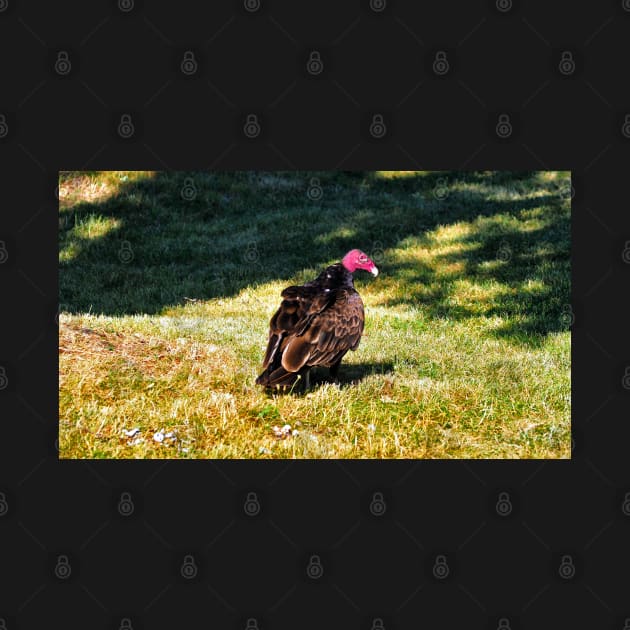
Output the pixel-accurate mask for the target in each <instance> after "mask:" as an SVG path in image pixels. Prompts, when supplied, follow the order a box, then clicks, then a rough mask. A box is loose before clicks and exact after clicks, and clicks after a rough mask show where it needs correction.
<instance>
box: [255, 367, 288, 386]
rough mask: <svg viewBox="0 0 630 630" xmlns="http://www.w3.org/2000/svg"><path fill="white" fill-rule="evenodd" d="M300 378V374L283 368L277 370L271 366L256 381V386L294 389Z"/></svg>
mask: <svg viewBox="0 0 630 630" xmlns="http://www.w3.org/2000/svg"><path fill="white" fill-rule="evenodd" d="M298 377H299V373H298V372H287V370H285V369H284V368H283V367H282V366H280V367H277V368H275V369H273V367H272V366H269V367H268V368H267V369H266V370H265V371H264V372H263V373H262V374H261V375H260V376H259V377H258V378H257V379H256V385H263V386H264V387H293V385H295V383H296V381H297V380H298Z"/></svg>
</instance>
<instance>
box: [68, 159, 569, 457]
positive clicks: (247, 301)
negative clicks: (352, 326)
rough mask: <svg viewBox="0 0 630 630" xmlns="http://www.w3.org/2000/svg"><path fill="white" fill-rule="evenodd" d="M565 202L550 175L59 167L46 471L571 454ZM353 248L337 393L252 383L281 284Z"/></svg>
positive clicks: (564, 191)
mask: <svg viewBox="0 0 630 630" xmlns="http://www.w3.org/2000/svg"><path fill="white" fill-rule="evenodd" d="M569 189H570V176H569V174H568V173H565V172H558V173H556V172H525V173H507V172H494V171H486V172H431V171H420V172H414V171H394V172H359V173H349V172H330V173H327V172H322V173H311V172H308V173H307V172H269V173H257V172H242V173H158V172H81V173H80V172H64V173H62V174H61V175H60V213H59V217H60V242H59V245H60V249H59V264H60V308H61V316H60V332H59V370H60V391H59V413H60V427H59V434H60V435H59V437H60V454H61V457H64V458H174V457H176V458H568V457H570V394H571V389H570V353H571V341H570V331H569V326H570V323H571V311H570V307H569V303H570V196H569V194H568V192H569ZM353 247H360V248H361V249H363V250H364V251H366V252H367V253H368V254H369V255H371V256H372V258H373V259H374V260H375V262H376V264H377V265H378V266H379V269H380V274H379V276H378V277H377V278H375V279H374V278H372V277H371V276H368V274H364V275H357V277H356V281H355V286H356V287H357V289H358V290H359V292H360V293H361V295H362V297H363V301H364V304H365V307H366V328H365V336H364V338H363V339H362V342H361V345H360V346H359V349H358V350H357V351H356V352H354V353H349V354H348V355H347V356H346V358H345V359H344V362H343V363H342V366H341V370H340V379H341V385H340V386H335V385H333V384H331V383H328V382H327V381H326V374H327V371H326V370H320V371H316V372H315V374H314V376H315V379H314V380H315V386H314V387H313V388H312V389H311V391H310V392H308V393H307V394H306V395H298V394H289V395H269V394H267V393H266V392H264V391H263V390H262V389H260V388H259V387H256V386H255V385H254V380H255V378H256V376H257V374H258V373H259V372H260V365H261V361H262V355H263V352H264V348H265V346H266V339H267V330H268V322H269V318H270V317H271V315H272V314H273V312H274V310H275V309H276V308H277V306H278V304H279V295H280V292H281V290H282V289H283V288H284V287H285V286H287V285H289V284H295V283H300V282H303V281H305V280H307V279H311V278H312V277H314V276H315V275H316V274H317V273H318V272H319V271H320V270H321V269H322V268H323V267H324V266H326V265H327V264H331V263H333V262H337V261H338V260H339V259H340V258H341V257H342V256H343V254H344V253H345V252H346V251H347V250H349V249H351V248H353ZM287 425H288V426H287ZM283 427H284V430H283Z"/></svg>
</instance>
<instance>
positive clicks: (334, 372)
mask: <svg viewBox="0 0 630 630" xmlns="http://www.w3.org/2000/svg"><path fill="white" fill-rule="evenodd" d="M339 365H341V359H339V361H337V363H333V364H332V365H331V366H330V378H331V379H332V380H333V383H339V377H338V374H339Z"/></svg>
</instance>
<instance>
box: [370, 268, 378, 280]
mask: <svg viewBox="0 0 630 630" xmlns="http://www.w3.org/2000/svg"><path fill="white" fill-rule="evenodd" d="M370 273H371V274H372V275H373V276H374V277H375V278H376V276H378V267H377V266H376V265H373V266H372V269H370Z"/></svg>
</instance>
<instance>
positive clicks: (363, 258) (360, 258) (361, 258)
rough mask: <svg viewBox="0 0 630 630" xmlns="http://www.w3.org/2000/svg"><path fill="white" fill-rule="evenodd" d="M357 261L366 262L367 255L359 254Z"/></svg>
mask: <svg viewBox="0 0 630 630" xmlns="http://www.w3.org/2000/svg"><path fill="white" fill-rule="evenodd" d="M359 262H367V256H359Z"/></svg>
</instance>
